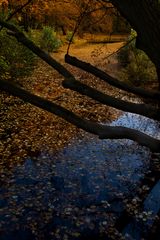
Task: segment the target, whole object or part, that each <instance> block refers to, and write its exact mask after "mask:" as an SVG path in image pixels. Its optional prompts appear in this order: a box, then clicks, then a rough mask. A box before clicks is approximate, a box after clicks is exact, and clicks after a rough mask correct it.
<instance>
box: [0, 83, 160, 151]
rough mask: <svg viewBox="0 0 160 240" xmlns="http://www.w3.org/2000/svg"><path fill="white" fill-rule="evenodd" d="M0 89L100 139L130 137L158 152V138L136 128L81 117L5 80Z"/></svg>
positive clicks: (159, 146)
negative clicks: (109, 124)
mask: <svg viewBox="0 0 160 240" xmlns="http://www.w3.org/2000/svg"><path fill="white" fill-rule="evenodd" d="M0 89H1V90H3V91H6V92H7V93H10V94H12V95H13V96H16V97H19V98H20V99H22V100H24V101H26V102H28V103H31V104H33V105H34V106H37V107H39V108H41V109H44V110H47V111H48V112H51V113H53V114H55V115H57V116H59V117H61V118H63V119H65V120H66V121H68V122H70V123H72V124H74V125H75V126H77V127H78V128H81V129H83V130H85V131H87V132H90V133H92V134H95V135H98V136H99V138H100V139H108V138H110V139H131V140H133V141H136V142H137V143H139V144H140V145H142V146H146V147H148V148H149V149H150V150H151V151H153V152H160V140H158V139H155V138H153V137H150V136H148V135H147V134H145V133H142V132H140V131H138V130H135V129H130V128H126V127H112V126H106V125H102V124H98V123H94V122H91V121H89V120H86V119H83V118H81V117H79V116H77V115H76V114H74V113H73V112H71V111H69V110H67V109H65V108H63V107H61V106H59V105H57V104H55V103H52V102H51V101H49V100H46V99H44V98H42V97H39V96H36V95H34V94H32V93H30V92H28V91H26V90H24V89H22V88H20V87H18V86H16V85H15V84H14V83H12V82H9V81H6V80H0Z"/></svg>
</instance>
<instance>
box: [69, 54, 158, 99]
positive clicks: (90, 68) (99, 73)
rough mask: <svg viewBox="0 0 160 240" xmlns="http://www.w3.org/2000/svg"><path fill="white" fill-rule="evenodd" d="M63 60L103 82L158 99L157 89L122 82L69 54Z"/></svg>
mask: <svg viewBox="0 0 160 240" xmlns="http://www.w3.org/2000/svg"><path fill="white" fill-rule="evenodd" d="M65 62H66V63H69V64H71V65H72V66H76V67H78V68H80V69H82V70H84V71H86V72H88V73H91V74H93V75H94V76H96V77H98V78H100V79H102V80H104V81H105V82H107V83H109V84H110V85H112V86H114V87H117V88H119V89H121V90H124V91H127V92H130V93H134V94H136V95H138V96H140V97H144V98H151V99H155V100H159V99H160V92H159V91H149V90H145V89H143V88H139V87H134V86H131V85H129V84H127V83H124V82H122V81H119V80H117V79H115V78H113V77H111V76H110V75H108V74H107V73H106V72H104V71H102V70H100V69H98V68H96V67H94V66H93V65H91V64H90V63H86V62H84V61H81V60H79V59H77V58H75V57H72V56H70V55H66V56H65Z"/></svg>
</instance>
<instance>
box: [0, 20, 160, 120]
mask: <svg viewBox="0 0 160 240" xmlns="http://www.w3.org/2000/svg"><path fill="white" fill-rule="evenodd" d="M0 25H3V26H4V27H6V28H7V29H9V30H11V31H12V34H13V35H14V36H15V37H16V38H17V40H18V41H19V42H21V43H23V44H24V45H25V46H26V47H28V48H29V49H30V50H32V51H33V52H34V53H35V54H37V55H38V56H39V57H40V58H41V59H43V60H44V61H45V62H47V63H48V64H49V65H50V66H52V67H53V68H54V69H56V70H57V71H58V72H59V73H60V74H61V75H62V76H63V77H64V78H65V81H64V82H63V86H64V87H67V88H70V89H72V90H75V91H78V92H79V93H81V94H83V95H86V96H89V97H91V98H93V99H95V100H97V101H99V102H101V103H103V104H106V105H109V106H112V107H114V108H118V109H120V110H123V111H127V112H132V113H137V114H140V115H143V116H146V117H149V118H153V119H156V120H159V119H160V110H159V109H157V108H155V107H152V106H148V105H145V104H135V103H129V102H126V101H122V100H119V99H116V98H114V97H111V96H108V95H106V94H104V93H101V92H99V91H97V90H95V89H94V88H91V87H89V86H86V85H85V84H82V83H80V82H79V81H77V80H76V79H75V78H74V76H73V75H72V74H71V73H70V72H69V71H68V70H67V69H66V68H65V67H64V66H63V65H62V64H60V63H59V62H57V61H56V60H55V59H53V58H52V57H51V56H50V55H48V54H47V53H46V52H44V51H43V50H41V49H40V48H39V47H38V46H36V45H35V44H34V43H33V42H32V41H31V40H29V39H28V38H27V37H26V36H25V35H24V34H23V33H22V32H21V31H19V30H18V29H17V28H16V27H15V26H14V25H12V24H9V23H6V22H4V21H2V20H0Z"/></svg>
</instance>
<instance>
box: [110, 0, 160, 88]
mask: <svg viewBox="0 0 160 240" xmlns="http://www.w3.org/2000/svg"><path fill="white" fill-rule="evenodd" d="M111 2H112V4H113V5H114V6H115V7H116V8H117V9H118V10H119V11H120V13H121V14H122V15H123V16H124V17H125V18H126V19H127V20H128V21H129V23H130V24H131V26H132V27H133V28H134V29H135V30H136V32H137V35H138V36H137V42H136V43H137V48H139V49H141V50H143V51H144V52H145V53H146V54H147V55H148V56H149V58H150V59H151V60H152V62H153V63H154V64H155V67H156V69H157V73H159V71H160V70H159V69H160V3H158V2H159V1H157V0H111ZM158 81H159V89H160V74H158Z"/></svg>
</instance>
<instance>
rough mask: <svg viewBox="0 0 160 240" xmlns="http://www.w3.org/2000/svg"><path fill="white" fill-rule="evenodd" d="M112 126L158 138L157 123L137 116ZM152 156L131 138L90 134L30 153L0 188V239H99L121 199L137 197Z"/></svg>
mask: <svg viewBox="0 0 160 240" xmlns="http://www.w3.org/2000/svg"><path fill="white" fill-rule="evenodd" d="M111 125H123V126H127V127H131V128H136V129H139V130H141V131H144V132H146V133H148V134H150V135H152V136H154V137H156V138H160V131H159V127H160V126H159V124H158V122H155V121H152V120H150V119H147V118H145V117H141V116H138V115H135V114H131V113H125V114H123V115H122V116H120V117H119V118H118V119H117V120H116V121H114V122H112V123H111ZM150 156H151V153H150V151H149V150H148V149H147V148H144V147H141V146H139V145H137V144H136V143H135V142H132V141H130V140H99V139H97V137H95V136H93V135H90V134H88V133H85V134H84V135H83V136H80V137H77V138H74V139H73V140H72V141H71V142H70V143H68V145H67V146H66V147H65V148H64V149H62V150H61V151H59V152H58V153H55V155H53V154H52V155H50V154H49V153H48V152H46V151H45V149H42V151H41V153H40V155H39V156H38V157H36V158H35V157H31V156H28V157H27V158H26V159H25V161H24V164H23V165H19V166H17V167H15V169H14V171H13V174H12V175H9V176H8V179H7V181H6V182H7V184H6V185H2V186H1V188H0V228H1V231H0V237H1V239H2V240H15V239H16V240H17V239H64V240H67V239H72V240H73V239H83V240H84V239H87V238H88V239H89V238H90V239H91V236H92V239H97V236H98V237H99V236H101V237H102V239H103V236H105V235H106V232H107V229H108V227H110V226H111V225H112V223H113V224H114V223H115V221H116V219H117V218H118V217H119V216H120V214H121V213H122V211H123V210H124V209H125V200H126V199H131V198H133V197H134V196H135V194H136V192H137V189H138V187H139V186H140V182H141V180H142V179H143V177H144V175H145V174H146V173H147V172H148V171H149V165H150ZM154 194H155V193H154ZM154 197H155V198H156V194H155V196H154ZM146 204H147V203H146ZM157 211H158V210H157ZM99 239H100V237H99ZM105 239H106V237H105Z"/></svg>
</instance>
